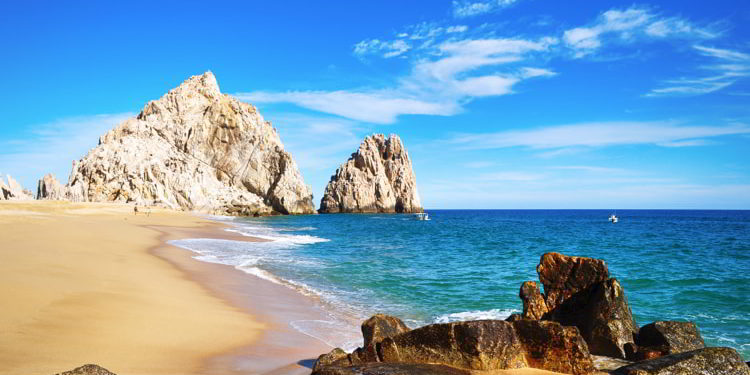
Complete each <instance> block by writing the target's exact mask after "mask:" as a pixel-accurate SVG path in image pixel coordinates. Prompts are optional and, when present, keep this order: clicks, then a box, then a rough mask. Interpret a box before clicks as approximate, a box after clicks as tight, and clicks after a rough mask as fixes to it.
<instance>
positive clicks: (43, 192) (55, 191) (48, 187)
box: [36, 173, 66, 200]
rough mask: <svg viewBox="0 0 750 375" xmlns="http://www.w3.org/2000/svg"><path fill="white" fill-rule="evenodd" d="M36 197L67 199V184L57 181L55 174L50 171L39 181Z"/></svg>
mask: <svg viewBox="0 0 750 375" xmlns="http://www.w3.org/2000/svg"><path fill="white" fill-rule="evenodd" d="M36 199H46V200H65V199H66V189H65V186H63V185H62V184H61V183H60V182H59V181H57V178H55V175H53V174H52V173H49V174H47V175H45V176H44V177H42V179H40V180H39V183H37V188H36Z"/></svg>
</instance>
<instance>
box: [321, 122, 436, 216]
mask: <svg viewBox="0 0 750 375" xmlns="http://www.w3.org/2000/svg"><path fill="white" fill-rule="evenodd" d="M422 211H423V209H422V203H421V202H420V200H419V193H418V192H417V179H416V177H415V175H414V170H413V169H412V165H411V159H410V158H409V153H407V152H406V148H405V147H404V144H403V142H401V138H399V137H398V136H397V135H394V134H391V135H390V136H389V137H388V138H385V136H384V135H383V134H375V135H372V136H369V137H367V138H365V139H364V141H362V144H361V145H360V146H359V150H357V152H356V153H354V154H352V156H351V157H350V158H349V160H348V161H347V162H346V163H344V164H342V165H341V166H340V167H339V168H338V169H337V170H336V173H335V174H334V175H333V176H331V180H330V181H329V182H328V185H327V186H326V189H325V192H324V193H323V197H322V198H321V200H320V209H319V210H318V212H320V213H339V212H358V213H366V212H370V213H376V212H395V213H411V212H422Z"/></svg>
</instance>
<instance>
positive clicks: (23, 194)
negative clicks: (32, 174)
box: [0, 175, 34, 201]
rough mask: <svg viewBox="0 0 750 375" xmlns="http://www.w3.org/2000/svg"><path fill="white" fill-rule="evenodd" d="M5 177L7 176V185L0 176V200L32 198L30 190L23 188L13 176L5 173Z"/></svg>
mask: <svg viewBox="0 0 750 375" xmlns="http://www.w3.org/2000/svg"><path fill="white" fill-rule="evenodd" d="M6 177H7V178H8V184H7V185H6V184H5V182H3V179H2V177H0V201H2V200H28V199H34V195H33V194H32V193H31V192H30V191H28V190H26V189H24V188H23V186H21V184H19V183H18V181H16V180H15V179H14V178H13V177H11V176H10V175H7V176H6Z"/></svg>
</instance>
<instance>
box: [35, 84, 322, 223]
mask: <svg viewBox="0 0 750 375" xmlns="http://www.w3.org/2000/svg"><path fill="white" fill-rule="evenodd" d="M45 186H46V185H45ZM65 190H66V192H65V194H66V197H67V198H68V199H70V200H72V201H93V202H112V201H116V202H136V203H138V202H141V203H146V204H151V203H155V204H160V205H164V206H168V207H172V208H176V209H184V210H195V211H200V212H207V213H216V214H229V215H250V214H271V213H281V214H307V213H314V206H313V203H312V194H311V190H310V188H309V187H308V186H306V185H305V184H304V182H303V180H302V176H301V174H300V172H299V170H298V169H297V165H296V163H295V162H294V159H292V156H291V155H290V154H289V153H287V152H286V151H284V146H283V145H282V143H281V140H280V139H279V135H278V134H277V132H276V130H275V129H274V128H273V127H272V126H271V124H270V123H269V122H267V121H265V120H264V119H263V117H262V116H261V115H260V113H259V112H258V110H257V109H256V108H255V107H254V106H252V105H250V104H246V103H243V102H240V101H239V100H237V99H234V98H232V97H231V96H228V95H226V94H222V93H221V92H220V91H219V85H218V84H217V82H216V78H215V77H214V75H213V74H211V73H210V72H207V73H204V74H203V75H200V76H193V77H191V78H190V79H188V80H186V81H185V82H183V83H182V84H181V85H180V86H179V87H177V88H176V89H173V90H171V91H169V92H168V93H167V94H166V95H164V96H163V97H162V98H161V99H159V100H155V101H151V102H149V103H148V104H146V106H145V107H144V108H143V110H142V111H141V113H140V114H138V116H136V117H135V118H131V119H128V120H126V121H124V122H123V123H121V124H120V125H118V126H117V127H115V128H114V129H112V130H110V131H109V132H108V133H107V134H105V135H103V136H101V137H100V138H99V145H98V146H97V147H96V148H94V149H93V150H91V151H90V152H89V153H88V155H86V156H85V157H84V158H83V159H81V160H80V161H78V162H76V163H74V166H73V170H72V172H71V175H70V178H69V180H68V184H67V186H66V188H65Z"/></svg>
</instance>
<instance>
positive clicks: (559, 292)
mask: <svg viewBox="0 0 750 375" xmlns="http://www.w3.org/2000/svg"><path fill="white" fill-rule="evenodd" d="M536 272H537V273H538V274H539V281H540V282H541V283H542V285H544V294H545V302H547V308H548V309H549V310H553V309H554V308H555V307H557V305H559V304H560V303H562V302H563V301H564V300H566V299H568V298H570V297H571V296H573V295H574V294H576V293H578V292H580V291H582V290H585V289H588V288H589V287H590V286H592V285H594V284H596V283H599V282H602V281H604V280H607V279H608V278H609V269H608V268H607V263H605V262H604V261H603V260H600V259H594V258H584V257H573V256H566V255H562V254H560V253H546V254H544V255H542V258H541V259H540V260H539V265H538V266H537V267H536Z"/></svg>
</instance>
